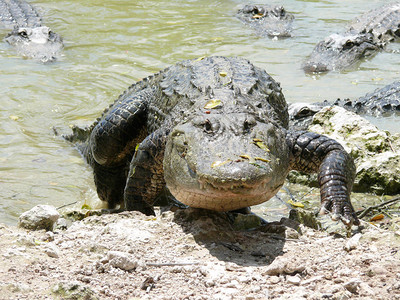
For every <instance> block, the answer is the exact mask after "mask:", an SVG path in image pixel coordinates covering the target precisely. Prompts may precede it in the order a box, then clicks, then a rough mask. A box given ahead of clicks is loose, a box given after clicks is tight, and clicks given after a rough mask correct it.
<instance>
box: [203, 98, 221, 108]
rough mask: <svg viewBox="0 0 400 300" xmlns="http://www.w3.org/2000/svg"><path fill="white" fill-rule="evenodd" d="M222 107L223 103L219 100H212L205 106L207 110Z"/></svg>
mask: <svg viewBox="0 0 400 300" xmlns="http://www.w3.org/2000/svg"><path fill="white" fill-rule="evenodd" d="M221 106H222V102H221V100H219V99H212V100H210V101H208V102H207V103H206V105H204V108H205V109H212V108H219V107H221Z"/></svg>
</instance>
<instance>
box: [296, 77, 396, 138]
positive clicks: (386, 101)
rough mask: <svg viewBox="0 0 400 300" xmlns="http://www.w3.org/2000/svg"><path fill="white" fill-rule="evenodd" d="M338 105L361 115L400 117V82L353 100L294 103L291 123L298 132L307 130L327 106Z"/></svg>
mask: <svg viewBox="0 0 400 300" xmlns="http://www.w3.org/2000/svg"><path fill="white" fill-rule="evenodd" d="M332 105H337V106H341V107H343V108H345V109H347V110H349V111H352V112H354V113H356V114H360V115H369V116H391V115H393V114H395V115H400V81H394V82H392V83H391V84H388V85H386V86H384V87H382V88H377V89H376V90H374V91H373V92H370V93H367V94H366V95H364V96H362V97H360V98H358V99H356V100H351V99H349V98H346V99H340V98H339V99H337V100H336V101H333V102H329V101H327V100H324V101H323V102H317V103H293V104H290V105H289V116H290V117H289V119H290V121H289V123H290V125H291V126H292V127H295V128H296V129H298V130H306V129H307V128H308V126H309V125H310V124H311V122H312V118H313V116H314V115H315V114H316V113H317V112H319V111H320V110H321V109H322V108H323V107H325V106H332Z"/></svg>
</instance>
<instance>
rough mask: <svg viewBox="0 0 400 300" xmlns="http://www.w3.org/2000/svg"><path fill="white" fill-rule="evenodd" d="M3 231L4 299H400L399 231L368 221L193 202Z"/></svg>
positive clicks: (0, 283)
mask: <svg viewBox="0 0 400 300" xmlns="http://www.w3.org/2000/svg"><path fill="white" fill-rule="evenodd" d="M0 237H1V238H0V244H1V247H0V256H1V258H2V261H3V263H2V264H0V291H1V293H0V299H400V252H399V249H400V247H399V245H400V236H399V233H398V232H393V231H389V230H385V229H382V228H379V227H377V226H374V225H371V224H368V223H365V222H363V228H362V229H361V230H358V231H353V233H352V237H351V238H346V237H343V236H340V235H337V234H336V235H329V234H328V233H326V232H321V231H316V230H314V229H311V228H308V227H305V226H303V225H300V224H298V223H297V222H295V221H292V220H289V219H283V220H281V222H275V223H269V224H267V225H262V226H259V227H257V228H256V229H253V230H238V229H235V227H234V226H233V225H232V222H231V221H230V220H229V219H228V218H227V217H226V215H225V214H219V213H210V212H205V211H202V210H193V209H187V210H177V211H176V212H170V211H168V212H164V213H160V212H158V213H157V217H146V216H144V215H142V214H140V213H135V212H129V213H120V214H113V215H103V216H91V217H88V218H85V219H83V220H82V221H76V222H73V223H72V225H71V226H70V227H68V229H56V230H55V231H54V232H45V231H28V230H25V229H21V228H17V227H8V226H5V225H0Z"/></svg>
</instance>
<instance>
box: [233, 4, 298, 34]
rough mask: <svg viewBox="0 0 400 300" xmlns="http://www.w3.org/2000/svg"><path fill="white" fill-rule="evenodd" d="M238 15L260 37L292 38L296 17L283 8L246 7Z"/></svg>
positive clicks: (266, 6) (265, 6)
mask: <svg viewBox="0 0 400 300" xmlns="http://www.w3.org/2000/svg"><path fill="white" fill-rule="evenodd" d="M236 15H237V17H238V18H239V19H240V20H241V21H243V22H244V23H246V24H249V25H250V27H252V28H254V29H255V30H256V32H257V34H259V35H260V36H269V37H290V36H291V31H292V29H293V28H292V27H293V19H294V16H293V15H292V14H290V13H288V12H286V11H285V9H284V8H283V7H282V6H268V5H245V6H244V7H243V8H241V9H239V10H238V12H237V14H236Z"/></svg>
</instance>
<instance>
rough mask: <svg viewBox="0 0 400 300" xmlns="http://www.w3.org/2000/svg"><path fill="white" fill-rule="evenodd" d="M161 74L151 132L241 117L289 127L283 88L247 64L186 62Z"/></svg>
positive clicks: (213, 60) (217, 59) (207, 60)
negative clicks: (199, 119)
mask: <svg viewBox="0 0 400 300" xmlns="http://www.w3.org/2000/svg"><path fill="white" fill-rule="evenodd" d="M161 74H162V78H160V82H159V89H160V90H159V91H158V93H159V95H158V96H157V97H155V99H154V101H153V102H152V103H151V105H150V111H149V121H148V125H149V129H150V131H153V130H156V129H157V128H159V127H160V126H164V125H165V124H164V122H165V121H167V122H168V123H169V122H171V126H174V125H175V124H177V123H180V122H182V121H184V120H185V119H189V118H192V117H193V116H195V115H201V116H204V114H221V115H222V114H224V115H229V114H231V113H237V112H244V113H248V114H251V115H255V116H257V117H258V118H260V119H262V118H264V119H263V120H261V121H262V122H269V121H272V122H275V123H277V124H279V125H280V126H281V127H284V128H287V126H288V113H287V104H286V101H285V99H284V97H283V94H282V92H281V88H280V86H279V83H277V82H275V81H274V80H273V79H272V78H271V77H270V76H269V75H268V74H267V73H266V72H265V71H264V70H262V69H260V68H258V67H255V66H254V65H253V64H251V63H250V62H249V61H248V60H245V59H242V58H232V57H218V56H217V57H207V58H203V59H197V60H186V61H182V62H180V63H178V64H176V65H174V66H172V67H170V68H168V69H166V70H165V71H163V72H161ZM232 121H234V120H232Z"/></svg>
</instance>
